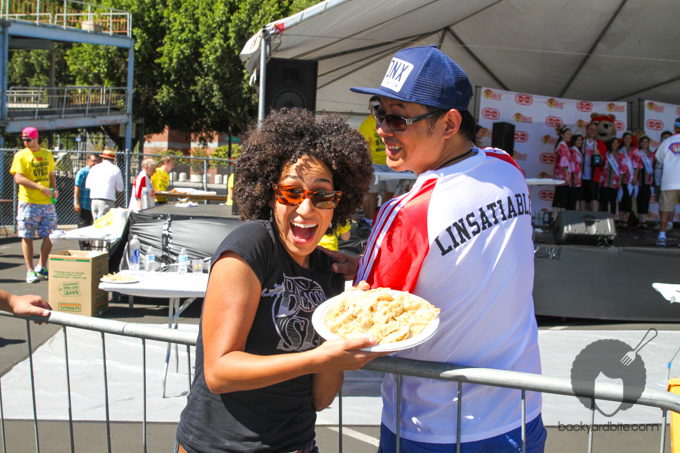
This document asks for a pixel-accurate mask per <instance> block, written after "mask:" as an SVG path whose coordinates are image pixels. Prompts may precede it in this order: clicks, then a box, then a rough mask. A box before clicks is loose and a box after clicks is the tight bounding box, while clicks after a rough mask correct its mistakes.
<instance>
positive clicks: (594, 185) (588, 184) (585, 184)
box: [581, 179, 600, 203]
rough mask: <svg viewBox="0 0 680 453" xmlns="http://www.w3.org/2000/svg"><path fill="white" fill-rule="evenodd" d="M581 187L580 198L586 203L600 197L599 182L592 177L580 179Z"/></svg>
mask: <svg viewBox="0 0 680 453" xmlns="http://www.w3.org/2000/svg"><path fill="white" fill-rule="evenodd" d="M581 187H582V188H583V198H582V200H583V201H585V202H586V203H590V202H591V201H593V200H595V201H597V200H599V199H600V194H599V189H600V183H598V182H596V181H593V180H592V179H584V180H582V181H581Z"/></svg>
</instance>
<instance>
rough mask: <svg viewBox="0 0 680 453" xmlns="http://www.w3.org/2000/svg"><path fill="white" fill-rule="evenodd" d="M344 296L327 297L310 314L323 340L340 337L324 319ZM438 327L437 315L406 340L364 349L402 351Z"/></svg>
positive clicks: (426, 338) (394, 294)
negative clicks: (329, 327) (327, 325)
mask: <svg viewBox="0 0 680 453" xmlns="http://www.w3.org/2000/svg"><path fill="white" fill-rule="evenodd" d="M401 292H402V291H395V290H391V291H390V294H391V295H392V296H395V297H396V296H398V295H399V294H401ZM343 296H344V293H343V294H339V295H337V296H335V297H332V298H330V299H328V300H327V301H326V302H324V303H322V304H321V305H319V306H318V307H316V310H314V314H313V315H312V325H313V326H314V329H316V331H317V332H318V334H319V335H321V337H322V338H324V339H325V340H339V339H340V337H339V336H337V335H335V334H334V333H332V332H331V331H330V330H329V329H328V327H326V323H325V322H324V320H325V319H326V315H327V314H328V312H329V311H330V309H331V308H333V305H335V304H336V303H338V302H340V299H341V298H342V297H343ZM411 297H415V298H416V299H422V297H418V296H416V295H414V294H411ZM438 328H439V316H437V317H436V318H434V319H433V320H432V321H430V323H429V324H428V325H427V326H426V327H425V328H424V329H423V330H422V331H421V332H420V333H419V334H418V335H416V336H414V337H411V338H409V339H407V340H403V341H395V342H394V343H385V344H377V345H375V346H371V347H370V348H364V349H363V350H364V351H402V350H404V349H409V348H412V347H414V346H417V345H419V344H421V343H424V342H426V341H427V340H429V339H430V338H432V336H433V335H434V333H435V332H436V331H437V329H438Z"/></svg>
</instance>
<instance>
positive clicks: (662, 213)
mask: <svg viewBox="0 0 680 453" xmlns="http://www.w3.org/2000/svg"><path fill="white" fill-rule="evenodd" d="M673 127H674V130H675V134H673V135H671V136H670V137H668V138H667V139H666V140H664V141H663V142H661V144H660V145H659V147H658V148H657V150H656V154H655V155H654V158H655V159H656V160H657V161H659V163H660V164H662V165H663V170H662V173H661V197H660V199H659V237H658V238H657V239H656V245H658V246H659V247H665V246H666V227H667V226H668V222H669V220H671V217H672V216H673V214H674V213H675V206H676V205H677V204H678V203H680V117H678V118H676V119H675V123H674V124H673ZM678 246H680V244H678Z"/></svg>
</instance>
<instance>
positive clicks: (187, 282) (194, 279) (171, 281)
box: [99, 271, 208, 299]
mask: <svg viewBox="0 0 680 453" xmlns="http://www.w3.org/2000/svg"><path fill="white" fill-rule="evenodd" d="M121 273H122V274H125V275H130V276H131V277H134V278H135V279H137V280H138V282H136V283H119V282H118V283H109V282H100V283H99V289H101V290H103V291H107V292H117V293H121V294H125V295H128V296H137V297H158V298H169V299H174V298H181V299H183V298H188V297H204V296H205V291H206V289H207V288H208V274H207V273H201V274H192V273H188V274H179V273H177V272H143V271H123V272H121Z"/></svg>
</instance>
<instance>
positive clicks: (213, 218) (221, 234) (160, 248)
mask: <svg viewBox="0 0 680 453" xmlns="http://www.w3.org/2000/svg"><path fill="white" fill-rule="evenodd" d="M241 223H242V222H241V221H240V220H239V219H238V217H236V216H234V215H232V214H231V207H230V206H223V205H199V206H195V207H191V208H178V207H176V206H175V205H174V204H171V203H168V204H163V205H159V206H156V207H154V208H150V209H146V210H144V211H139V212H133V213H132V214H131V215H130V233H129V237H130V238H131V237H132V235H135V234H136V235H137V238H138V239H139V242H140V243H141V246H142V254H143V255H146V250H147V248H148V247H149V246H153V247H154V249H155V251H156V259H157V260H158V262H160V263H162V264H165V265H167V264H171V263H175V262H176V261H177V255H179V252H180V250H182V248H183V247H184V248H186V249H187V254H188V255H189V259H198V258H201V259H204V260H207V259H210V258H211V257H212V255H213V254H214V253H215V250H217V247H218V246H219V245H220V244H221V243H222V241H223V240H224V238H225V237H226V236H227V235H228V234H229V233H230V232H231V231H232V230H233V229H234V228H236V227H237V226H239V225H240V224H241Z"/></svg>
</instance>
